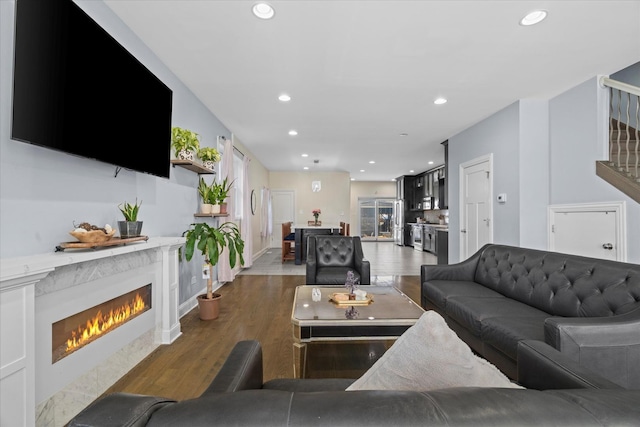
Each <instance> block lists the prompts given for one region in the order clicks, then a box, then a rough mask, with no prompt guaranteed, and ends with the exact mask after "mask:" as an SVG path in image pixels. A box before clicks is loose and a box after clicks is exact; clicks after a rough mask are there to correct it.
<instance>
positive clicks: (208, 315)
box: [182, 222, 244, 320]
mask: <svg viewBox="0 0 640 427" xmlns="http://www.w3.org/2000/svg"><path fill="white" fill-rule="evenodd" d="M182 235H183V236H184V237H185V238H186V243H185V252H184V255H185V258H186V259H187V261H191V259H192V257H193V254H194V252H195V250H196V249H197V250H198V251H200V253H201V254H202V256H203V257H204V259H205V264H206V265H207V266H208V268H209V274H208V277H207V293H206V294H202V295H198V297H197V300H198V308H199V310H200V319H202V320H212V319H216V318H217V317H218V315H219V313H220V307H219V304H220V298H221V295H220V294H218V293H214V292H213V267H214V266H215V265H217V264H218V260H219V258H220V253H221V252H222V250H223V249H224V248H225V247H226V248H227V250H228V252H229V266H230V267H231V268H233V267H235V265H236V262H237V261H239V262H240V265H244V257H243V255H242V253H243V251H244V240H242V237H241V236H240V230H239V229H238V226H237V225H235V224H234V223H232V222H225V223H222V224H220V226H218V227H213V226H210V225H209V224H206V223H194V224H190V225H189V229H188V230H186V231H185V232H184V233H182Z"/></svg>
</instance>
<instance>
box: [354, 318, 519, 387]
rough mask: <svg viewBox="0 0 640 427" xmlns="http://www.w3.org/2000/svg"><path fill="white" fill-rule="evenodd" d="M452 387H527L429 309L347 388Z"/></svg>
mask: <svg viewBox="0 0 640 427" xmlns="http://www.w3.org/2000/svg"><path fill="white" fill-rule="evenodd" d="M449 387H508V388H523V387H521V386H519V385H517V384H514V383H512V382H511V381H510V380H509V378H508V377H507V376H506V375H504V374H503V373H502V372H500V371H499V370H498V368H496V367H495V366H493V365H492V364H491V363H489V362H488V361H486V360H484V359H482V358H481V357H478V356H476V355H475V354H473V352H472V351H471V349H470V348H469V346H468V345H467V344H466V343H464V342H463V341H462V340H460V338H458V336H457V335H456V333H455V332H453V331H452V330H451V329H449V327H448V326H447V324H446V322H445V320H444V319H443V318H442V316H440V315H439V314H438V313H436V312H435V311H426V312H425V313H424V314H423V315H422V316H420V319H418V321H417V322H416V324H415V325H413V326H412V327H410V328H409V329H407V330H406V331H405V332H404V333H403V334H402V335H401V336H400V338H398V340H397V341H396V342H395V343H393V345H392V346H391V347H390V348H389V350H387V352H386V353H385V354H383V355H382V357H380V359H378V360H377V361H376V363H374V365H373V366H372V367H371V368H370V369H369V370H368V371H367V372H365V374H364V375H363V376H362V377H360V378H359V379H357V380H356V381H355V382H354V383H353V384H351V385H350V386H349V387H347V389H346V390H347V391H353V390H414V391H426V390H434V389H440V388H449Z"/></svg>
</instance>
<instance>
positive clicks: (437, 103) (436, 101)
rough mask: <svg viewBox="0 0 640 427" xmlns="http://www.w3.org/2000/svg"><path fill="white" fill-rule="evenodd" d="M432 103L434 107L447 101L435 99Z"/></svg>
mask: <svg viewBox="0 0 640 427" xmlns="http://www.w3.org/2000/svg"><path fill="white" fill-rule="evenodd" d="M433 103H434V104H436V105H442V104H446V103H447V100H446V98H436V100H435V101H433Z"/></svg>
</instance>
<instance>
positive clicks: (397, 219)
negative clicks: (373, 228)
mask: <svg viewBox="0 0 640 427" xmlns="http://www.w3.org/2000/svg"><path fill="white" fill-rule="evenodd" d="M393 242H394V243H395V244H396V245H399V246H404V200H401V199H398V200H394V201H393Z"/></svg>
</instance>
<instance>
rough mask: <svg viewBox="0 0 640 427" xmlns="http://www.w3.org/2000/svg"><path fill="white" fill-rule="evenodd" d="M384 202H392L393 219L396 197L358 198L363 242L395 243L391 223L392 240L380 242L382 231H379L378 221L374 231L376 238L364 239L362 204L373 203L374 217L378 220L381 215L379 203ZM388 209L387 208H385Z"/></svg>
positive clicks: (359, 228) (359, 225)
mask: <svg viewBox="0 0 640 427" xmlns="http://www.w3.org/2000/svg"><path fill="white" fill-rule="evenodd" d="M380 201H383V202H391V216H392V219H393V208H394V202H395V201H396V198H395V197H365V196H363V197H358V214H357V215H358V235H359V236H360V238H361V239H362V241H363V242H365V241H366V242H393V241H394V240H393V223H391V238H390V239H383V240H380V230H379V224H378V221H377V220H375V219H374V221H375V222H374V226H373V228H374V231H375V236H374V238H364V237H362V216H361V215H360V213H361V212H360V209H361V207H362V206H361V204H362V202H373V209H374V217H375V218H378V215H379V211H378V210H379V204H378V202H380ZM385 207H386V206H385Z"/></svg>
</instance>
